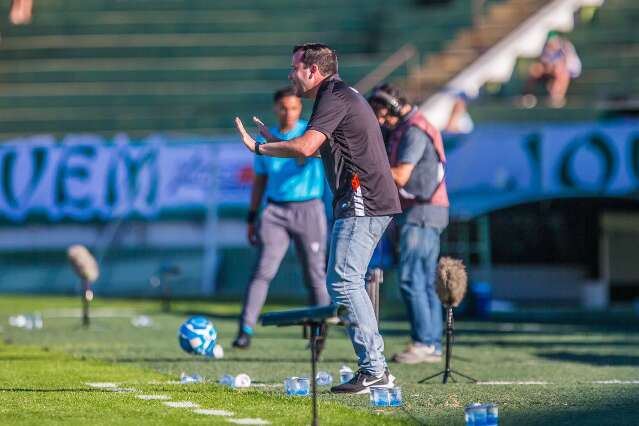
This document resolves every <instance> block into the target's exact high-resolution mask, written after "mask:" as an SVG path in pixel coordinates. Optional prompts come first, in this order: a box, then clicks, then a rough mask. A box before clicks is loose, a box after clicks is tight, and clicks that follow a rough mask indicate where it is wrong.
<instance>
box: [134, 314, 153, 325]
mask: <svg viewBox="0 0 639 426" xmlns="http://www.w3.org/2000/svg"><path fill="white" fill-rule="evenodd" d="M131 324H132V325H133V326H134V327H140V328H144V327H151V326H152V325H153V320H152V319H151V318H150V317H148V316H146V315H138V316H136V317H133V318H132V319H131Z"/></svg>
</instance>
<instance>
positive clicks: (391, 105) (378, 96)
mask: <svg viewBox="0 0 639 426" xmlns="http://www.w3.org/2000/svg"><path fill="white" fill-rule="evenodd" d="M377 100H379V101H382V102H383V103H384V104H385V105H386V107H387V108H388V112H389V113H390V114H391V115H393V116H395V117H399V116H400V111H401V110H402V107H403V106H404V104H403V103H402V102H401V101H400V100H399V99H397V98H396V97H395V96H393V95H391V94H389V93H387V92H385V91H384V90H382V89H375V90H373V93H372V94H371V95H370V96H369V97H368V101H369V102H370V101H377Z"/></svg>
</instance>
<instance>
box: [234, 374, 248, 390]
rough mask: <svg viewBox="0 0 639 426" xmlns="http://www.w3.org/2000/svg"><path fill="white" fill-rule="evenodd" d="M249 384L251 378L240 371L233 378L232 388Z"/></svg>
mask: <svg viewBox="0 0 639 426" xmlns="http://www.w3.org/2000/svg"><path fill="white" fill-rule="evenodd" d="M249 386H251V378H250V377H249V375H248V374H244V373H241V374H238V375H237V376H235V380H233V387H234V388H248V387H249Z"/></svg>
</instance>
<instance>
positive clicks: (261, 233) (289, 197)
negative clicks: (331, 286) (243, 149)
mask: <svg viewBox="0 0 639 426" xmlns="http://www.w3.org/2000/svg"><path fill="white" fill-rule="evenodd" d="M273 100H274V111H275V115H276V116H277V119H278V125H277V126H276V127H272V128H270V129H269V131H270V133H271V134H272V135H274V136H276V137H277V138H278V139H281V140H290V139H293V138H296V137H299V136H301V135H302V134H304V131H305V130H306V124H307V122H306V121H305V120H300V114H301V113H302V100H301V99H300V98H299V96H297V95H296V94H295V91H294V90H293V88H291V87H287V88H285V89H281V90H278V91H277V92H275V95H274V98H273ZM261 141H262V142H263V141H264V140H263V139H262V140H261ZM254 169H255V177H254V179H253V188H252V191H251V201H250V207H249V214H248V218H247V219H248V220H247V222H248V225H247V227H248V228H247V230H248V240H249V242H250V244H251V245H253V246H258V247H259V259H258V261H257V264H256V266H255V270H254V271H253V276H252V278H251V281H250V283H249V285H248V287H247V289H246V294H245V298H244V306H243V308H242V315H241V317H240V326H239V332H238V336H237V338H236V339H235V341H234V342H233V346H234V347H236V348H248V347H249V345H250V343H251V336H252V335H253V328H254V326H255V323H256V322H257V318H258V316H259V314H260V311H261V310H262V307H263V306H264V301H265V300H266V295H267V293H268V287H269V284H270V282H271V281H272V280H273V278H274V277H275V274H276V273H277V270H278V269H279V266H280V264H281V263H282V259H283V258H284V256H285V255H286V252H287V250H288V246H289V243H290V240H291V239H292V240H293V242H294V243H295V248H296V249H297V253H298V257H299V259H300V262H301V264H302V270H303V272H304V283H305V284H306V287H308V288H309V289H310V296H311V297H310V304H311V305H328V304H330V303H331V299H330V296H329V295H328V292H327V291H326V232H327V231H326V229H327V224H326V214H325V213H324V203H323V202H322V196H323V194H324V171H323V168H322V161H321V160H320V159H319V158H309V159H303V158H300V159H294V158H273V157H265V156H255V159H254ZM264 196H266V201H267V203H266V207H265V208H264V210H263V212H262V215H261V218H260V220H259V226H258V220H257V219H258V210H259V208H260V205H261V204H262V200H263V198H264Z"/></svg>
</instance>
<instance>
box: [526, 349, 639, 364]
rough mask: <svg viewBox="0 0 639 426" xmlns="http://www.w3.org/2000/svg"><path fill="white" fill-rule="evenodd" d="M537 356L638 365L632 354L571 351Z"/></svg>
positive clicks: (552, 358) (597, 362)
mask: <svg viewBox="0 0 639 426" xmlns="http://www.w3.org/2000/svg"><path fill="white" fill-rule="evenodd" d="M537 356H538V357H541V358H546V359H550V360H553V361H566V362H579V363H582V364H591V365H597V366H606V365H612V366H636V367H639V356H634V355H612V354H609V355H603V354H575V353H572V352H542V353H538V354H537Z"/></svg>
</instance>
